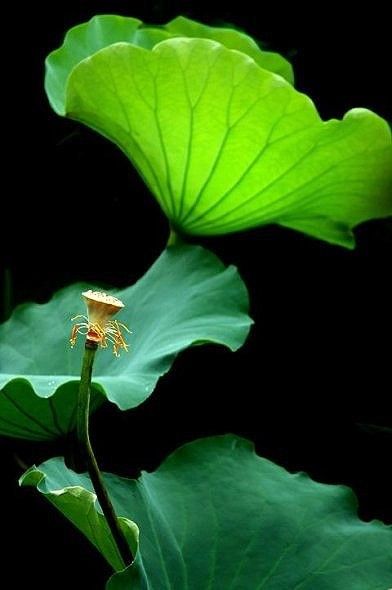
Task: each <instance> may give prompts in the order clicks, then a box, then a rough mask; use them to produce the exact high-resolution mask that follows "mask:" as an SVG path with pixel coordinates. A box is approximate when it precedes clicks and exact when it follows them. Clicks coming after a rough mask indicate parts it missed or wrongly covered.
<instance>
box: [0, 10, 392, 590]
mask: <svg viewBox="0 0 392 590" xmlns="http://www.w3.org/2000/svg"><path fill="white" fill-rule="evenodd" d="M307 6H309V5H307ZM346 8H347V7H346ZM97 13H118V14H125V15H131V16H137V17H139V18H141V19H142V20H146V21H147V22H156V23H160V22H165V21H167V20H169V19H170V18H173V17H174V16H176V15H177V14H180V13H181V14H184V15H186V16H189V17H191V18H195V19H199V20H202V21H204V22H206V23H208V24H223V23H234V24H236V25H237V26H238V27H240V28H243V29H245V30H246V31H247V32H249V33H250V34H252V35H254V36H255V37H257V38H259V39H262V40H263V41H264V42H265V44H267V47H270V48H271V49H274V50H277V51H280V52H282V53H284V54H285V55H287V56H289V58H290V59H291V60H292V62H293V64H294V68H295V72H296V80H297V87H298V88H299V89H300V90H302V91H304V92H306V93H308V94H310V96H312V98H313V99H314V100H315V102H316V104H317V105H318V107H319V109H320V112H321V114H322V116H323V117H324V118H330V117H341V116H342V115H343V113H344V112H345V111H346V110H347V109H349V108H351V107H354V106H364V107H368V108H371V109H373V110H375V111H376V112H378V113H379V114H380V115H382V116H384V117H385V118H387V119H389V120H391V115H392V113H391V97H390V95H389V94H388V90H387V87H388V72H389V54H390V45H389V43H388V36H389V31H388V28H389V27H388V22H389V21H388V18H387V16H386V14H385V12H384V13H383V12H382V9H380V7H379V6H378V5H377V4H375V3H372V5H371V7H367V9H366V11H365V10H364V11H361V9H357V8H356V9H354V8H353V9H352V10H351V11H348V12H347V14H345V15H343V14H342V6H333V5H332V4H328V5H327V4H324V5H322V4H317V5H314V7H313V8H305V6H304V7H303V8H301V6H300V5H298V4H296V5H295V6H291V8H290V9H285V8H284V7H283V6H282V5H280V4H279V6H275V7H274V6H273V5H272V6H269V7H267V6H265V7H263V5H262V4H260V6H258V4H256V3H254V2H250V1H241V2H240V3H238V5H236V6H233V7H231V6H230V5H228V4H227V3H225V5H224V7H222V6H220V5H218V4H214V3H213V2H210V3H206V4H203V3H200V2H192V1H188V2H158V1H157V2H121V1H118V2H116V1H112V2H110V1H106V2H104V1H102V2H98V1H94V2H75V1H74V2H72V1H69V2H56V3H52V5H51V6H50V5H48V6H45V5H44V3H41V4H40V5H34V6H31V5H28V6H22V5H21V4H19V3H15V5H14V6H11V5H10V14H11V16H10V19H11V21H7V20H6V19H5V20H4V21H3V28H4V33H5V34H6V33H8V34H9V36H10V39H9V42H8V43H7V51H6V53H5V54H4V56H5V58H4V61H3V72H4V74H3V75H4V79H5V80H6V81H7V85H6V86H7V88H8V91H7V92H6V93H5V96H6V100H7V106H6V107H5V108H4V110H3V121H4V128H5V126H6V124H7V125H9V127H10V135H9V140H8V141H6V142H5V144H6V146H7V154H8V155H9V156H10V162H11V163H10V165H9V166H7V170H6V172H5V180H4V186H5V187H6V188H5V189H4V193H3V203H2V211H3V223H2V227H3V231H2V236H1V238H2V248H1V256H2V259H3V260H2V265H3V268H5V267H8V268H10V269H11V272H12V277H13V290H14V293H13V296H14V303H15V304H16V303H20V302H23V301H26V300H34V301H38V302H43V301H46V300H48V298H49V297H50V296H51V294H52V293H53V291H55V290H56V289H58V288H60V287H62V286H64V285H66V284H68V283H70V282H74V281H76V280H87V281H91V283H92V284H93V285H94V284H97V283H98V284H100V283H108V284H112V285H113V286H115V287H123V286H125V285H128V284H131V283H132V282H133V281H135V280H136V279H137V278H138V277H139V276H140V275H141V274H143V273H144V272H145V270H146V269H147V268H148V267H149V266H150V265H151V264H152V262H153V261H154V260H155V259H156V258H157V256H158V255H159V253H160V252H161V250H162V249H163V248H164V246H165V243H166V239H167V233H168V227H167V222H166V220H165V218H164V216H163V215H162V214H161V213H160V210H159V208H158V206H157V205H156V203H155V201H154V199H153V198H152V197H151V196H150V195H149V194H148V191H147V190H146V188H145V187H144V185H143V183H142V181H141V180H140V179H139V177H138V176H137V174H136V172H134V170H133V169H132V167H131V166H130V165H129V163H128V162H127V161H126V159H125V157H124V156H123V155H122V154H121V153H120V152H119V151H118V150H117V149H116V148H115V147H114V146H113V145H111V144H110V143H109V142H107V141H106V140H104V139H102V138H101V137H99V136H97V135H95V134H94V133H93V132H91V131H89V130H88V129H85V128H82V127H81V126H79V125H77V124H75V123H73V122H70V121H65V120H62V119H60V118H59V117H57V116H56V115H55V114H54V113H53V112H52V111H51V110H50V108H49V106H48V104H47V100H46V97H45V95H44V91H43V60H44V57H45V56H46V54H47V53H48V52H49V51H50V50H52V49H53V48H55V47H57V46H58V45H59V44H60V42H61V40H62V37H63V34H64V32H65V31H66V30H67V29H68V28H69V27H70V26H73V25H75V24H78V23H79V22H82V21H84V20H87V19H88V18H90V17H91V16H93V15H94V14H97ZM7 22H11V25H10V27H9V30H8V31H7V28H8V27H7V26H6V23H7ZM6 72H7V75H6ZM356 235H357V240H358V246H357V249H356V250H355V251H353V252H351V251H346V250H344V249H342V248H338V247H334V246H330V245H328V244H324V243H321V242H318V241H316V240H312V239H310V238H306V237H304V236H301V235H300V234H297V233H295V232H291V231H289V230H285V229H281V228H277V227H268V228H260V229H258V230H255V231H251V232H246V233H241V234H234V235H232V236H226V237H220V238H214V239H208V240H206V239H203V240H200V243H202V244H203V245H205V246H206V247H208V248H210V249H212V250H213V251H215V252H216V253H217V254H218V255H219V256H220V257H221V258H222V259H223V260H224V261H225V263H227V264H229V263H232V264H235V265H237V266H238V268H239V270H240V272H241V274H242V277H243V279H244V280H245V282H246V284H247V285H248V288H249V292H250V298H251V310H252V316H253V318H254V319H255V321H256V324H255V326H254V327H253V329H252V333H251V336H250V338H249V340H248V342H247V344H246V345H245V346H244V348H243V349H242V350H241V351H239V352H238V353H236V354H234V355H233V354H231V353H229V352H228V351H226V350H222V349H219V348H217V347H212V346H206V347H199V348H197V349H193V350H189V351H186V352H185V353H184V354H182V355H181V357H180V358H179V359H178V360H177V361H176V363H175V365H174V367H173V369H172V371H171V372H170V373H169V374H168V375H167V376H166V377H165V378H163V379H162V380H161V381H160V383H159V385H158V387H157V390H156V392H155V393H154V394H153V395H152V396H151V398H150V399H149V400H148V401H147V402H146V403H144V404H143V405H142V406H141V407H140V408H139V409H137V410H135V411H133V412H128V413H120V412H118V411H117V410H115V409H114V408H112V407H111V406H105V409H104V410H103V411H100V412H99V413H98V414H97V415H96V416H95V418H94V420H93V429H94V434H93V438H94V441H95V444H96V450H97V454H98V457H99V459H100V462H101V465H102V466H103V468H105V469H106V470H110V471H114V472H118V473H121V474H124V475H137V473H138V471H139V470H140V469H147V470H152V469H154V468H155V467H157V465H158V464H159V463H160V462H161V460H162V459H163V458H164V457H165V456H166V455H167V453H168V452H170V451H172V450H174V449H175V448H176V447H177V446H179V445H180V444H182V443H184V442H186V441H190V440H192V439H194V438H198V437H201V436H204V435H209V434H218V433H225V432H234V433H236V434H240V435H243V436H246V437H248V438H250V439H251V440H253V441H254V442H255V443H256V448H257V450H258V452H259V453H260V454H262V455H264V456H266V457H268V458H270V459H272V460H274V461H276V462H278V463H279V464H281V465H283V466H284V467H286V468H287V469H289V470H291V471H297V470H304V471H307V472H308V473H309V474H310V475H311V476H312V477H313V478H315V479H316V480H318V481H322V482H328V483H344V484H347V485H350V486H352V487H353V488H354V490H355V492H356V494H357V495H358V498H359V503H360V514H361V516H362V517H363V518H365V519H366V520H368V519H372V518H381V519H384V520H386V521H391V520H392V509H391V502H390V498H391V491H392V486H391V482H390V453H391V444H392V439H391V436H390V435H389V434H387V433H385V432H380V431H375V430H372V429H371V428H370V429H369V428H368V427H365V426H363V425H364V424H365V425H366V424H379V425H385V426H388V425H389V426H392V418H391V412H390V401H389V399H390V381H391V371H390V354H391V353H390V341H389V342H388V339H390V334H391V328H392V320H391V295H392V293H391V291H392V289H391V287H390V279H389V276H390V271H391V250H392V222H391V221H390V220H389V221H388V220H384V221H382V222H371V223H367V224H363V225H362V226H361V227H359V228H358V229H357V231H356ZM91 237H94V238H95V239H96V244H97V247H96V252H95V255H93V256H92V255H91V254H90V253H89V255H88V256H87V255H86V254H85V244H86V242H87V240H90V241H91ZM0 445H1V446H0V454H1V465H2V482H1V486H2V490H1V493H2V496H3V498H2V499H3V501H2V504H1V512H2V515H1V519H2V520H1V521H2V528H3V530H2V533H3V535H2V536H3V539H4V540H5V542H6V543H7V551H6V553H7V559H5V560H3V561H2V565H1V576H2V578H3V580H6V579H7V578H8V576H9V575H15V567H17V578H16V580H17V581H16V582H15V584H16V585H15V587H16V586H17V587H19V586H21V587H23V585H24V584H26V585H27V584H29V587H31V588H35V587H37V588H38V587H39V588H40V589H41V590H46V589H49V588H54V587H58V584H59V582H58V580H59V579H60V580H61V583H60V586H64V587H72V588H79V587H81V585H82V581H84V580H87V579H89V580H90V583H89V585H88V587H89V588H94V589H95V588H97V589H100V588H104V581H105V579H106V577H107V575H108V574H109V569H108V568H107V566H106V565H105V564H104V563H103V562H102V561H101V559H100V558H99V557H97V556H96V555H95V553H94V550H93V549H92V548H91V547H90V546H89V544H88V542H87V541H85V540H84V539H83V538H82V537H81V536H80V535H79V533H78V532H77V531H75V530H74V529H73V528H72V526H71V525H69V524H68V523H67V522H66V521H65V520H63V519H62V518H61V516H60V515H58V514H57V513H56V512H55V511H54V510H53V509H52V508H51V507H50V506H49V505H47V504H46V503H45V502H44V501H43V500H42V498H39V497H38V496H37V494H35V493H34V492H33V491H31V490H19V489H18V487H17V484H16V480H17V477H18V476H19V475H20V473H21V468H20V467H19V466H18V464H17V462H16V460H15V454H16V455H17V456H18V457H19V458H21V459H22V460H23V461H24V462H25V463H26V464H31V463H33V462H36V463H39V462H40V461H42V460H44V459H46V458H48V457H50V456H52V455H54V454H62V453H63V452H64V445H63V442H62V441H59V442H58V443H56V444H55V445H54V446H49V445H36V444H34V445H33V444H27V443H23V442H18V441H8V440H3V441H1V443H0ZM7 587H14V586H12V585H11V586H7ZM244 590H245V589H244ZM246 590H247V589H246ZM282 590H284V589H282Z"/></svg>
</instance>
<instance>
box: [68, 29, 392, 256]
mask: <svg viewBox="0 0 392 590" xmlns="http://www.w3.org/2000/svg"><path fill="white" fill-rule="evenodd" d="M66 113H67V115H68V116H70V117H72V118H74V119H77V120H79V121H82V122H84V123H86V124H87V125H89V126H91V127H93V128H94V129H96V130H98V131H100V132H101V133H103V134H104V135H105V136H107V137H109V138H110V139H112V140H113V141H114V142H115V143H117V145H118V146H120V147H121V149H122V150H123V151H124V152H125V153H126V154H127V156H128V157H129V158H130V159H131V160H132V161H133V163H134V164H135V166H136V168H137V169H138V170H139V171H140V173H141V175H142V176H143V178H144V180H145V181H146V183H147V185H148V186H149V187H150V189H151V191H152V192H153V194H154V195H155V196H156V198H157V200H158V201H159V203H160V205H161V207H162V209H163V210H164V212H165V213H166V215H167V216H168V218H169V219H170V221H171V224H172V225H173V227H174V228H177V229H179V230H181V231H182V232H185V233H188V234H195V235H207V234H224V233H227V232H233V231H238V230H243V229H246V228H250V227H255V226H257V225H261V224H266V223H279V224H281V225H284V226H287V227H290V228H294V229H297V230H300V231H302V232H304V233H306V234H310V235H312V236H315V237H317V238H320V239H324V240H327V241H329V242H332V243H336V244H341V245H343V246H347V247H352V246H353V244H354V238H353V234H352V227H353V226H355V225H357V224H358V223H360V222H362V221H364V220H366V219H371V218H378V217H384V216H387V215H389V214H392V191H391V184H392V143H391V134H390V130H389V127H388V125H387V123H386V122H385V121H384V120H383V119H381V118H380V117H378V116H377V115H375V114H374V113H372V112H370V111H367V110H365V109H354V110H351V111H349V112H348V113H347V114H346V116H345V117H344V119H343V120H342V121H337V120H331V121H327V122H324V121H322V120H321V119H320V117H319V115H318V113H317V111H316V109H315V107H314V105H313V103H312V102H311V101H310V99H309V98H307V97H306V96H305V95H303V94H300V93H299V92H297V91H296V90H295V89H294V88H293V87H292V86H291V85H290V84H289V83H287V82H286V81H285V80H283V79H282V78H281V77H280V76H277V75H275V74H273V73H271V72H268V71H266V70H264V69H262V68H260V67H259V66H258V65H257V64H256V63H255V62H254V61H253V60H251V59H249V57H248V56H246V55H244V54H242V53H240V52H238V51H232V50H229V49H227V48H225V47H223V46H222V45H220V44H219V43H216V42H213V41H209V40H206V39H185V38H181V39H170V40H167V41H163V42H161V43H159V44H158V45H156V46H155V47H154V48H153V49H152V50H151V51H147V50H145V49H142V48H140V47H135V46H132V45H129V44H126V43H118V44H116V45H112V46H110V47H108V48H106V49H102V50H101V51H99V52H98V53H96V54H94V55H93V56H91V57H90V58H89V59H87V60H84V61H82V62H81V63H80V64H79V65H78V66H76V67H75V68H74V69H73V71H72V73H71V75H70V77H69V79H68V87H67V101H66Z"/></svg>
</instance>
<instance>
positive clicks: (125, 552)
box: [77, 339, 133, 567]
mask: <svg viewBox="0 0 392 590" xmlns="http://www.w3.org/2000/svg"><path fill="white" fill-rule="evenodd" d="M97 346H98V345H97V343H96V342H94V341H92V340H89V339H87V340H86V345H85V351H84V357H83V364H82V372H81V375H80V385H79V397H78V412H77V436H78V440H79V444H80V449H81V452H82V455H83V458H84V461H85V463H86V467H87V471H88V474H89V476H90V479H91V482H92V484H93V488H94V491H95V493H96V495H97V498H98V501H99V503H100V505H101V508H102V512H103V514H104V516H105V518H106V522H107V524H108V526H109V529H110V531H111V533H112V535H113V539H114V542H115V543H116V546H117V549H118V551H119V553H120V555H121V558H122V560H123V562H124V567H125V566H127V565H129V564H130V563H132V561H133V555H132V552H131V550H130V548H129V545H128V542H127V540H126V538H125V536H124V534H123V532H122V530H121V528H120V525H119V522H118V520H117V516H116V513H115V511H114V508H113V504H112V502H111V500H110V498H109V495H108V492H107V490H106V487H105V483H104V481H103V477H102V475H101V472H100V470H99V467H98V463H97V460H96V458H95V455H94V452H93V449H92V446H91V442H90V436H89V417H90V413H89V407H90V386H91V375H92V371H93V364H94V357H95V351H96V350H97Z"/></svg>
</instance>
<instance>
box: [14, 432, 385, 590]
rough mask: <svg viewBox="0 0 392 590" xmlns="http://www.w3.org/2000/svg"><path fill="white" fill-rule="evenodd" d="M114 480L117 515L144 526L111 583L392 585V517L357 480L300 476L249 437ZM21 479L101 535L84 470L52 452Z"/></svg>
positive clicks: (293, 587)
mask: <svg viewBox="0 0 392 590" xmlns="http://www.w3.org/2000/svg"><path fill="white" fill-rule="evenodd" d="M105 481H106V484H107V488H108V490H109V493H110V495H111V498H112V500H113V503H114V506H115V509H116V512H117V514H118V515H119V516H121V517H123V518H125V519H130V520H132V522H134V523H136V525H137V527H138V530H139V532H140V534H139V548H138V555H137V561H136V563H135V564H134V565H132V566H130V567H129V568H128V569H127V570H124V571H122V572H120V573H118V574H115V575H114V576H113V577H112V578H111V580H110V581H109V583H108V585H107V589H108V590H147V589H148V590H166V589H167V590H170V589H173V590H174V588H175V589H176V590H223V589H224V590H247V589H249V590H250V589H251V590H286V589H287V590H289V589H290V590H300V589H301V590H348V589H353V590H354V589H355V590H387V589H388V588H390V584H391V580H392V529H391V527H387V526H385V525H383V524H382V523H380V522H371V523H365V522H362V521H360V520H359V519H358V517H357V514H356V509H357V503H356V499H355V497H354V495H353V494H352V492H351V491H350V490H349V489H347V488H345V487H341V486H332V485H325V484H319V483H316V482H314V481H312V480H311V479H309V477H308V476H306V475H304V474H295V475H293V474H290V473H288V472H287V471H285V470H284V469H282V468H281V467H278V466H277V465H275V464H274V463H271V462H270V461H268V460H266V459H262V458H260V457H258V456H257V455H256V454H255V453H254V450H253V447H252V445H251V444H250V443H249V442H248V441H246V440H243V439H240V438H237V437H235V436H232V435H229V436H221V437H216V438H208V439H204V440H199V441H196V442H193V443H191V444H187V445H185V446H184V447H182V448H180V449H179V450H177V451H176V452H175V453H173V454H172V455H171V456H170V457H169V458H168V459H166V461H164V463H163V464H162V465H161V467H159V469H158V470H157V471H155V472H154V473H142V475H141V476H140V477H139V479H138V480H137V481H134V480H130V479H126V478H120V477H117V476H114V475H111V474H107V475H106V476H105ZM22 483H23V485H33V486H37V487H38V490H39V491H40V492H41V493H42V494H44V495H45V496H46V498H48V499H49V500H50V501H51V502H52V503H53V504H54V505H55V506H57V508H58V509H59V510H61V512H62V513H63V514H64V515H65V516H67V517H69V515H70V513H71V520H72V522H73V523H74V524H75V525H76V526H77V527H78V528H79V529H81V530H82V531H83V532H84V533H85V534H86V535H87V537H88V538H89V539H90V540H91V541H93V542H94V534H93V532H92V531H91V530H89V522H88V519H90V518H92V516H91V505H92V501H91V499H88V496H87V494H88V493H89V492H90V491H91V486H90V483H89V481H88V480H87V478H86V477H85V476H83V475H78V474H76V473H74V472H72V471H70V470H68V469H67V468H66V467H65V465H64V463H63V461H62V459H52V460H50V461H48V462H46V463H44V464H43V465H41V466H40V467H38V468H35V467H34V468H32V469H31V470H30V471H28V472H27V473H26V474H25V476H24V477H23V478H22ZM74 490H78V493H77V494H76V493H74ZM83 492H84V494H83ZM97 526H99V527H101V526H102V523H101V522H100V523H97ZM94 532H95V533H96V534H97V535H98V536H99V537H100V538H102V532H101V531H99V530H97V531H94ZM101 551H102V553H103V555H104V557H105V558H106V559H107V560H108V561H109V563H111V564H112V565H113V567H114V568H115V569H116V564H115V563H114V561H113V558H112V556H111V554H110V553H109V551H107V550H106V548H105V547H102V548H101Z"/></svg>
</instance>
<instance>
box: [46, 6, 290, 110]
mask: <svg viewBox="0 0 392 590" xmlns="http://www.w3.org/2000/svg"><path fill="white" fill-rule="evenodd" d="M178 36H181V37H187V36H188V37H207V38H210V39H213V40H216V41H220V42H221V43H222V44H223V45H225V46H226V47H228V48H230V49H237V50H238V51H242V52H243V53H245V54H246V55H249V56H250V57H252V58H253V59H254V60H255V61H256V62H257V63H258V64H259V65H260V66H262V67H264V68H266V69H267V70H271V71H272V72H276V73H277V74H280V75H281V76H283V77H285V78H286V79H287V80H289V81H292V80H293V72H292V68H291V65H290V64H289V63H288V62H287V61H286V60H285V59H284V58H283V57H282V56H281V55H279V54H277V53H273V52H269V51H263V50H262V49H260V48H259V47H258V45H257V44H256V43H255V41H253V39H252V38H251V37H248V36H247V35H245V34H244V33H241V32H239V31H236V30H234V29H228V28H222V29H220V28H217V27H208V26H206V25H202V24H201V23H198V22H196V21H193V20H190V19H187V18H184V17H178V18H176V19H174V20H172V21H171V22H169V23H167V25H163V26H162V27H156V26H150V25H143V23H142V22H141V21H140V20H138V19H136V18H130V17H125V16H116V15H98V16H95V17H93V18H92V19H91V20H90V21H88V22H87V23H83V24H81V25H78V26H76V27H73V28H72V29H70V30H69V31H68V33H67V35H66V36H65V39H64V43H63V45H62V46H61V47H60V48H59V49H56V50H55V51H53V52H52V53H50V54H49V56H48V58H47V60H46V75H45V89H46V93H47V95H48V98H49V101H50V104H51V106H52V107H53V109H54V110H55V111H56V112H57V113H58V114H60V115H61V114H62V115H64V114H65V100H66V86H67V81H68V77H69V75H70V73H71V72H72V70H73V68H74V67H75V66H76V65H77V64H78V63H80V62H81V61H82V60H84V59H86V58H88V57H90V56H91V55H93V54H94V53H96V52H97V51H99V50H100V49H103V48H104V47H108V46H109V45H112V44H113V43H119V42H126V43H130V44H132V45H136V46H139V47H144V48H146V49H152V47H154V45H156V44H157V43H159V42H160V41H164V40H165V39H168V38H171V37H178Z"/></svg>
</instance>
